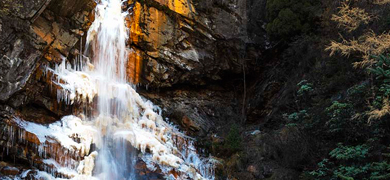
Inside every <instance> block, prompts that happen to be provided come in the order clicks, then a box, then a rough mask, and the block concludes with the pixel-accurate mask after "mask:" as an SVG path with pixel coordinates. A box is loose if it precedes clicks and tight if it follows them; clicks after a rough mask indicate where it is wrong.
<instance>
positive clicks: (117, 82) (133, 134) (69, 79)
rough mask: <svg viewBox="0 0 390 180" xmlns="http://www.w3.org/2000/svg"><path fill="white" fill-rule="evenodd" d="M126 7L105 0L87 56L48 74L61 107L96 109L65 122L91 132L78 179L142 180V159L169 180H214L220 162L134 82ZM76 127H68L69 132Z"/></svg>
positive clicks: (90, 33) (98, 8)
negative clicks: (207, 154)
mask: <svg viewBox="0 0 390 180" xmlns="http://www.w3.org/2000/svg"><path fill="white" fill-rule="evenodd" d="M121 6H122V2H121V0H100V1H99V2H98V4H97V6H96V11H95V12H96V14H95V21H94V22H93V24H92V26H91V27H90V29H89V31H88V36H87V43H86V50H85V53H84V55H82V56H80V57H79V58H77V63H74V64H73V65H71V64H70V63H69V62H68V61H67V60H66V58H64V59H63V62H62V63H61V64H60V65H57V66H56V67H55V68H54V69H51V68H47V70H46V74H48V75H50V76H51V78H52V80H53V86H55V87H57V100H58V101H59V102H65V103H67V104H74V103H79V104H88V105H89V106H93V108H92V112H84V113H83V114H75V115H74V116H73V115H72V116H67V117H65V118H66V119H67V121H66V122H72V121H71V120H69V119H73V120H75V121H76V122H77V123H78V124H77V128H78V130H80V128H81V129H84V130H85V131H88V133H87V132H83V133H80V134H79V135H80V138H81V141H83V139H88V141H87V142H88V143H84V145H83V146H82V147H80V148H81V149H86V150H85V151H86V152H85V155H86V156H85V157H84V160H83V161H81V162H78V163H79V164H78V167H77V169H76V170H77V173H78V175H77V176H78V177H84V178H87V179H88V177H89V178H92V177H93V178H97V179H136V172H135V170H134V166H135V162H136V161H137V158H138V157H140V158H141V159H142V160H143V161H144V162H145V163H146V166H147V168H148V169H149V170H151V171H155V170H159V171H161V173H162V174H163V175H165V178H167V179H214V168H215V165H216V163H217V161H216V160H214V159H213V158H203V157H200V155H198V153H197V151H196V148H195V147H194V140H193V139H192V138H191V137H188V136H186V135H185V134H183V133H182V132H180V131H179V130H178V129H177V128H176V127H175V126H174V125H173V124H172V123H169V122H168V121H167V120H164V119H163V117H162V116H161V113H162V112H161V109H160V108H159V107H157V106H155V105H153V103H152V102H150V101H148V100H146V99H144V98H143V97H141V96H140V95H139V94H138V93H137V92H136V90H135V86H134V85H131V84H129V83H128V81H127V79H126V66H127V64H126V63H127V59H128V54H129V53H128V52H129V51H130V49H128V47H126V42H127V40H128V35H129V32H128V29H127V28H126V26H125V17H126V16H127V13H126V12H122V8H121ZM63 122H65V121H64V120H63ZM63 124H64V123H59V124H58V125H57V126H58V127H62V126H64V125H63ZM24 126H25V127H29V126H31V125H24ZM57 126H55V127H57ZM72 127H73V126H67V128H68V129H70V130H69V131H71V130H72ZM75 127H76V126H75ZM26 129H28V128H26ZM30 129H31V128H30ZM49 129H50V128H49ZM51 129H53V128H51ZM45 132H48V134H47V135H45V136H44V137H47V136H49V134H50V133H54V132H52V131H51V130H45ZM66 132H68V131H66ZM77 132H79V131H77ZM77 132H75V133H77ZM70 134H71V133H70ZM83 136H90V137H88V138H86V137H84V138H83ZM65 139H66V138H65ZM57 140H58V141H60V142H61V141H64V138H62V137H59V138H57ZM83 142H84V141H83ZM91 144H94V145H95V146H96V151H94V152H89V151H90V148H89V147H87V146H89V145H91ZM83 152H84V151H83ZM138 153H140V154H138ZM50 162H51V161H50ZM92 170H93V171H92ZM77 176H74V177H77Z"/></svg>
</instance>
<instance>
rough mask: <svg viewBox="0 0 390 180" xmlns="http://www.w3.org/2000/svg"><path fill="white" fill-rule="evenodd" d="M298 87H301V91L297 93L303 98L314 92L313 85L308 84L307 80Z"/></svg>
mask: <svg viewBox="0 0 390 180" xmlns="http://www.w3.org/2000/svg"><path fill="white" fill-rule="evenodd" d="M297 85H298V86H299V90H298V92H297V94H298V96H303V95H305V94H309V93H311V92H313V84H311V83H308V82H307V80H302V81H301V82H299V83H298V84H297Z"/></svg>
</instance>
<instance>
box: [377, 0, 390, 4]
mask: <svg viewBox="0 0 390 180" xmlns="http://www.w3.org/2000/svg"><path fill="white" fill-rule="evenodd" d="M374 3H375V4H379V5H383V4H387V3H390V0H374Z"/></svg>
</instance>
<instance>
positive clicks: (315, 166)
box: [267, 0, 390, 180]
mask: <svg viewBox="0 0 390 180" xmlns="http://www.w3.org/2000/svg"><path fill="white" fill-rule="evenodd" d="M267 2H268V5H267V10H268V13H269V16H268V17H271V19H270V23H269V24H268V26H267V31H268V32H269V33H270V34H271V35H275V37H279V39H283V40H284V41H285V42H288V43H287V44H288V45H287V46H285V47H282V49H283V53H282V55H280V56H279V57H280V58H281V59H282V61H285V62H283V64H284V68H285V69H284V70H285V71H284V72H285V73H286V72H287V73H286V74H287V75H290V77H283V80H282V81H285V82H287V81H290V82H295V83H291V84H290V85H288V86H287V87H286V88H290V89H291V91H290V92H291V95H288V96H286V97H284V99H283V100H285V101H286V103H285V104H283V105H282V106H281V107H279V109H280V110H279V111H278V112H280V113H282V114H283V115H277V114H275V115H273V116H274V118H273V119H272V121H276V122H280V123H282V124H284V126H286V127H288V126H294V127H297V128H299V129H300V130H301V131H302V132H304V133H305V134H306V135H307V136H308V137H310V139H311V140H310V142H313V144H312V145H311V148H312V149H313V150H315V153H314V154H313V155H312V156H310V157H308V158H310V159H311V160H312V162H311V163H307V164H302V165H303V168H302V171H303V173H302V174H301V175H300V178H301V179H345V180H352V179H389V177H390V159H389V157H390V156H389V145H390V141H389V138H388V137H389V135H390V126H389V121H388V119H389V117H390V105H389V95H390V84H389V83H390V56H389V55H388V53H389V49H390V36H389V33H388V32H389V26H388V22H389V21H388V20H389V17H390V14H389V13H388V12H389V9H388V6H387V5H386V3H387V2H385V1H380V2H379V1H374V2H369V1H367V2H366V1H353V0H345V1H337V2H334V1H323V2H322V3H321V5H320V6H316V8H314V9H313V10H312V11H309V10H306V9H310V7H313V4H312V3H308V2H307V3H305V2H301V1H299V2H298V1H297V2H296V4H300V5H299V8H295V9H297V10H296V11H294V10H290V9H291V8H293V9H294V7H295V6H287V7H286V8H285V9H282V8H279V9H277V8H275V7H276V5H275V4H277V2H279V1H276V0H268V1H267ZM280 2H281V1H280ZM280 2H279V3H280ZM291 2H293V1H292V0H291ZM291 2H290V3H291ZM310 2H311V1H310ZM285 3H288V2H285ZM275 9H277V10H275ZM273 11H276V12H273ZM293 12H301V13H293ZM316 13H321V18H319V19H320V20H319V21H316V20H318V18H317V19H316V18H313V17H315V16H314V14H316ZM299 16H302V17H305V18H304V19H305V20H307V22H302V21H299V19H300V18H299ZM291 18H295V19H296V20H292V19H291ZM283 21H289V22H290V23H293V24H292V25H291V24H289V23H278V22H283ZM316 23H317V24H319V25H320V26H313V25H314V24H316ZM305 24H308V25H307V26H306V25H305ZM335 27H337V28H335ZM306 29H311V30H312V33H306V32H308V30H306ZM286 37H288V38H287V39H286ZM300 57H303V58H302V59H299V58H300ZM268 123H271V121H270V122H268Z"/></svg>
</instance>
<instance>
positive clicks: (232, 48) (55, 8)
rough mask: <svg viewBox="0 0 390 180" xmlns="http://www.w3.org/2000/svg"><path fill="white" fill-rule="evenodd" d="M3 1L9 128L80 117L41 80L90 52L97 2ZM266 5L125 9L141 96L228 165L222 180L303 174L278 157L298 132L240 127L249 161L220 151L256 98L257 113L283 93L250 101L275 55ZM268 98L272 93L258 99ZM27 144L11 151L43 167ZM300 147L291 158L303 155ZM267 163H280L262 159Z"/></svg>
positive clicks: (3, 82)
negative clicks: (88, 35)
mask: <svg viewBox="0 0 390 180" xmlns="http://www.w3.org/2000/svg"><path fill="white" fill-rule="evenodd" d="M1 3H2V4H1V5H2V6H1V7H0V8H1V9H0V42H1V43H0V57H1V61H0V102H1V105H0V111H1V114H0V118H1V122H0V125H1V127H3V128H8V129H9V127H10V126H12V127H13V128H18V127H16V126H15V125H14V124H12V122H11V121H8V120H9V119H10V118H11V117H14V116H17V117H20V118H23V119H25V120H28V121H32V122H37V123H41V124H47V123H51V122H55V121H57V120H59V119H60V117H61V116H63V115H66V114H70V113H71V112H72V111H77V110H78V108H77V105H76V106H65V105H64V104H62V103H58V102H57V98H56V97H55V93H54V92H53V91H55V88H54V89H53V87H52V86H51V85H50V83H48V81H49V80H47V79H45V76H43V74H42V73H43V72H44V71H43V69H44V67H45V66H47V65H50V66H53V65H54V64H57V63H59V62H60V61H61V60H62V58H63V57H68V59H73V58H74V57H76V56H77V55H78V54H79V49H80V46H82V44H83V43H82V42H81V43H80V39H81V37H82V36H83V35H85V32H86V31H87V29H88V27H89V25H90V24H91V21H92V20H93V17H92V14H93V13H92V10H93V7H94V6H95V3H94V2H93V1H91V0H66V1H65V0H46V1H45V0H31V1H28V2H27V1H22V0H20V1H19V0H5V1H2V2H1ZM265 6H266V1H265V0H259V1H255V0H235V1H231V0H192V1H191V0H129V1H128V2H127V3H125V4H124V6H123V9H124V10H126V9H127V10H128V12H129V13H130V15H129V16H128V19H127V22H128V27H129V28H130V39H129V42H128V45H129V48H131V50H130V57H129V61H128V67H127V68H128V69H127V74H128V76H129V81H131V82H132V83H134V84H138V85H139V89H138V90H139V91H140V92H141V94H142V95H144V96H145V97H146V98H148V99H150V100H152V101H153V102H154V103H156V104H157V105H159V106H160V107H162V108H163V110H164V114H165V116H166V117H168V118H170V119H171V121H174V122H176V123H177V124H179V125H180V127H181V128H182V129H183V130H185V131H186V132H187V133H188V134H190V135H192V136H195V137H197V138H198V139H199V146H200V147H204V148H206V149H207V151H209V152H211V153H213V155H214V156H218V157H223V158H224V159H225V161H223V162H224V164H225V165H224V166H223V167H220V169H219V170H218V172H219V176H220V178H226V177H227V176H229V177H230V178H234V177H236V178H239V179H261V178H269V177H273V178H284V179H291V178H292V179H293V178H294V177H296V174H297V173H296V172H295V170H291V169H289V167H292V166H294V163H295V162H297V161H300V159H299V158H298V160H292V161H293V164H290V165H287V166H286V167H285V166H282V165H281V164H283V163H284V162H285V161H287V162H290V161H291V160H289V159H288V158H285V157H278V155H275V154H273V153H270V152H272V151H280V150H282V149H285V148H286V147H289V146H292V145H293V144H294V140H295V139H294V138H293V139H289V138H288V136H287V135H286V134H293V135H294V136H295V137H301V136H302V135H301V134H300V133H299V132H296V131H295V130H294V129H285V130H284V131H283V132H281V133H280V134H277V135H264V134H261V135H258V134H257V133H254V135H251V134H250V133H251V132H252V131H253V130H255V129H257V126H252V125H250V124H249V125H248V127H247V129H240V132H243V131H245V132H244V133H243V134H244V138H246V140H247V142H245V145H248V148H245V151H244V153H243V154H241V155H239V154H234V153H230V152H229V153H225V152H222V151H225V149H224V148H223V147H220V146H219V145H222V146H223V144H226V141H228V140H226V138H223V137H227V136H228V134H229V131H230V129H231V127H232V125H233V124H240V123H243V122H245V120H246V119H247V117H246V114H247V113H248V111H250V110H253V109H254V107H247V106H249V105H248V104H247V99H249V98H254V100H252V101H251V102H253V104H256V105H255V106H256V107H258V104H259V103H264V104H266V103H267V102H269V101H271V100H270V99H271V98H272V97H273V96H274V95H275V94H276V92H277V91H278V90H279V89H278V88H280V86H278V85H277V83H274V82H268V81H266V82H261V83H260V84H261V85H259V86H256V88H259V90H255V92H253V93H251V94H247V93H246V92H247V89H246V87H247V84H246V83H248V84H249V82H257V81H258V79H259V77H256V76H258V75H259V74H261V73H260V70H261V69H260V68H259V67H260V66H259V64H261V61H262V60H263V59H264V55H263V54H262V52H264V51H265V50H266V49H268V48H270V47H271V45H270V43H269V42H268V37H267V35H266V33H265V30H264V29H263V27H264V24H265ZM84 38H85V36H84ZM262 75H264V74H262ZM252 89H253V88H252ZM262 92H269V94H268V95H267V94H265V96H262V97H261V98H259V97H258V95H259V94H261V93H262ZM267 98H268V99H267ZM264 106H266V105H264ZM259 114H261V115H262V116H264V114H266V113H264V112H260V113H259ZM255 115H257V114H256V113H255ZM252 123H256V120H255V122H252ZM17 131H23V130H17ZM17 131H14V132H12V131H10V132H8V131H7V133H5V131H4V132H3V133H2V137H1V138H2V139H1V145H0V147H6V148H7V149H9V148H11V144H10V142H11V141H12V139H11V140H10V138H9V137H7V136H11V134H12V133H15V132H17ZM6 135H7V136H6ZM30 136H31V137H30ZM236 136H240V134H236ZM28 137H29V138H27V139H28V140H27V141H28V142H31V143H32V144H34V143H37V142H36V137H34V135H29V136H28ZM34 139H35V140H34ZM269 139H273V140H275V142H273V141H272V140H269ZM263 145H264V146H263ZM23 146H25V144H21V145H20V146H16V148H13V149H12V150H11V151H10V154H12V155H13V158H14V159H16V160H17V162H18V163H19V164H18V163H16V164H17V165H16V166H23V164H24V163H26V162H30V161H31V162H34V163H37V162H39V160H36V159H39V155H36V156H27V154H37V152H35V151H36V150H34V148H30V149H28V150H24V149H23ZM54 146H55V145H54ZM260 147H261V148H260ZM0 149H1V148H0ZM292 149H293V150H292V152H290V151H289V152H282V154H283V155H287V154H291V153H293V152H294V151H300V150H301V149H299V148H292ZM304 150H305V149H304ZM20 151H21V152H23V153H22V154H20V153H19V152H20ZM26 151H28V152H26ZM2 152H3V156H2V157H3V158H4V161H6V162H8V164H6V165H5V166H6V167H8V165H10V164H12V158H10V157H11V156H10V155H8V154H7V155H6V152H5V150H3V151H2ZM301 153H302V152H301ZM252 155H253V156H252ZM240 156H241V157H240ZM32 157H34V158H35V159H34V158H32ZM268 157H274V159H276V160H264V161H263V159H264V158H266V159H267V158H268ZM71 158H73V157H71ZM300 158H301V159H302V157H300ZM271 159H272V158H271ZM34 163H32V165H34V166H35V167H38V168H42V167H40V166H39V165H36V164H34ZM38 164H39V163H38ZM1 166H3V165H1ZM22 168H23V167H22ZM3 169H4V168H3ZM141 169H142V168H141ZM7 172H8V171H1V173H3V175H12V174H10V173H9V172H8V174H7ZM12 173H15V172H12Z"/></svg>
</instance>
